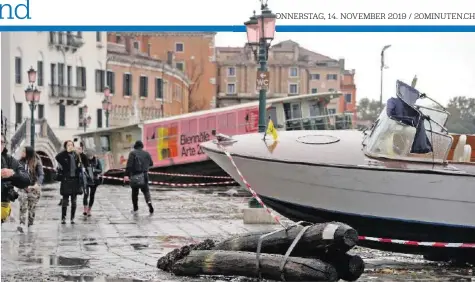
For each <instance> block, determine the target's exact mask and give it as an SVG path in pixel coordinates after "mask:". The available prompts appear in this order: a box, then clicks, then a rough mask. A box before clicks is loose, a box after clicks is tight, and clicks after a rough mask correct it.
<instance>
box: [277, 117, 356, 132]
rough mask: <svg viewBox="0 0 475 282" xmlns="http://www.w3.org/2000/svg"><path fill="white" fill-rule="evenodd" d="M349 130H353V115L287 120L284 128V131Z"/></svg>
mask: <svg viewBox="0 0 475 282" xmlns="http://www.w3.org/2000/svg"><path fill="white" fill-rule="evenodd" d="M351 128H353V113H342V114H329V115H319V116H311V117H305V118H294V119H288V120H287V121H286V126H285V130H333V129H351Z"/></svg>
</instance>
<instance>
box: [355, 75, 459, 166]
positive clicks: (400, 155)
mask: <svg viewBox="0 0 475 282" xmlns="http://www.w3.org/2000/svg"><path fill="white" fill-rule="evenodd" d="M397 88H398V91H397V97H396V98H390V99H389V100H388V103H387V105H386V107H385V108H384V110H383V111H382V112H381V114H380V115H379V118H378V119H377V121H376V122H375V123H374V125H373V128H372V130H371V133H370V134H369V135H368V136H367V138H366V140H365V141H364V146H365V149H364V150H365V152H366V153H367V154H368V155H369V156H374V157H385V158H391V159H402V160H409V161H427V162H443V161H445V160H446V158H447V154H448V152H449V149H450V147H451V146H452V137H451V136H450V135H448V134H446V133H445V132H446V131H445V128H444V125H445V122H446V120H447V117H448V114H446V113H445V112H444V111H442V110H438V109H432V108H429V107H419V106H418V105H416V101H417V100H418V99H419V97H420V93H419V92H418V91H417V90H416V89H414V88H412V87H411V86H409V85H407V84H405V83H403V82H400V81H398V82H397ZM424 115H427V116H430V120H426V119H424V117H423V116H424ZM422 121H424V122H422Z"/></svg>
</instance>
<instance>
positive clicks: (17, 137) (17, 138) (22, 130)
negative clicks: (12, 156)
mask: <svg viewBox="0 0 475 282" xmlns="http://www.w3.org/2000/svg"><path fill="white" fill-rule="evenodd" d="M26 125H27V120H24V121H23V123H22V124H21V125H20V127H18V129H17V130H16V131H15V134H13V136H12V140H11V143H10V150H11V152H12V153H13V152H15V151H16V149H18V147H19V146H20V144H21V142H23V140H25V138H26Z"/></svg>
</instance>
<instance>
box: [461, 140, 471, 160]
mask: <svg viewBox="0 0 475 282" xmlns="http://www.w3.org/2000/svg"><path fill="white" fill-rule="evenodd" d="M471 158H472V146H470V145H469V144H466V145H465V146H463V156H462V162H467V163H469V162H470V161H471Z"/></svg>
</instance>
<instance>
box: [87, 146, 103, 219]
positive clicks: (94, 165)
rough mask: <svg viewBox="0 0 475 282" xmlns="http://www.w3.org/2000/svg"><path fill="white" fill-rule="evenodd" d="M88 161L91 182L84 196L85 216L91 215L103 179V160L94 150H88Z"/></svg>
mask: <svg viewBox="0 0 475 282" xmlns="http://www.w3.org/2000/svg"><path fill="white" fill-rule="evenodd" d="M86 155H87V157H88V163H89V166H88V167H87V171H88V174H89V176H92V177H91V181H90V183H88V190H89V191H88V192H89V193H84V198H83V205H84V212H83V215H84V216H91V209H92V205H93V204H94V198H95V196H96V190H97V187H98V186H99V184H100V183H101V180H100V178H99V176H100V174H101V173H102V165H101V162H100V161H99V160H98V159H97V156H96V155H95V154H94V152H93V151H92V150H88V152H87V154H86Z"/></svg>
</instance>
